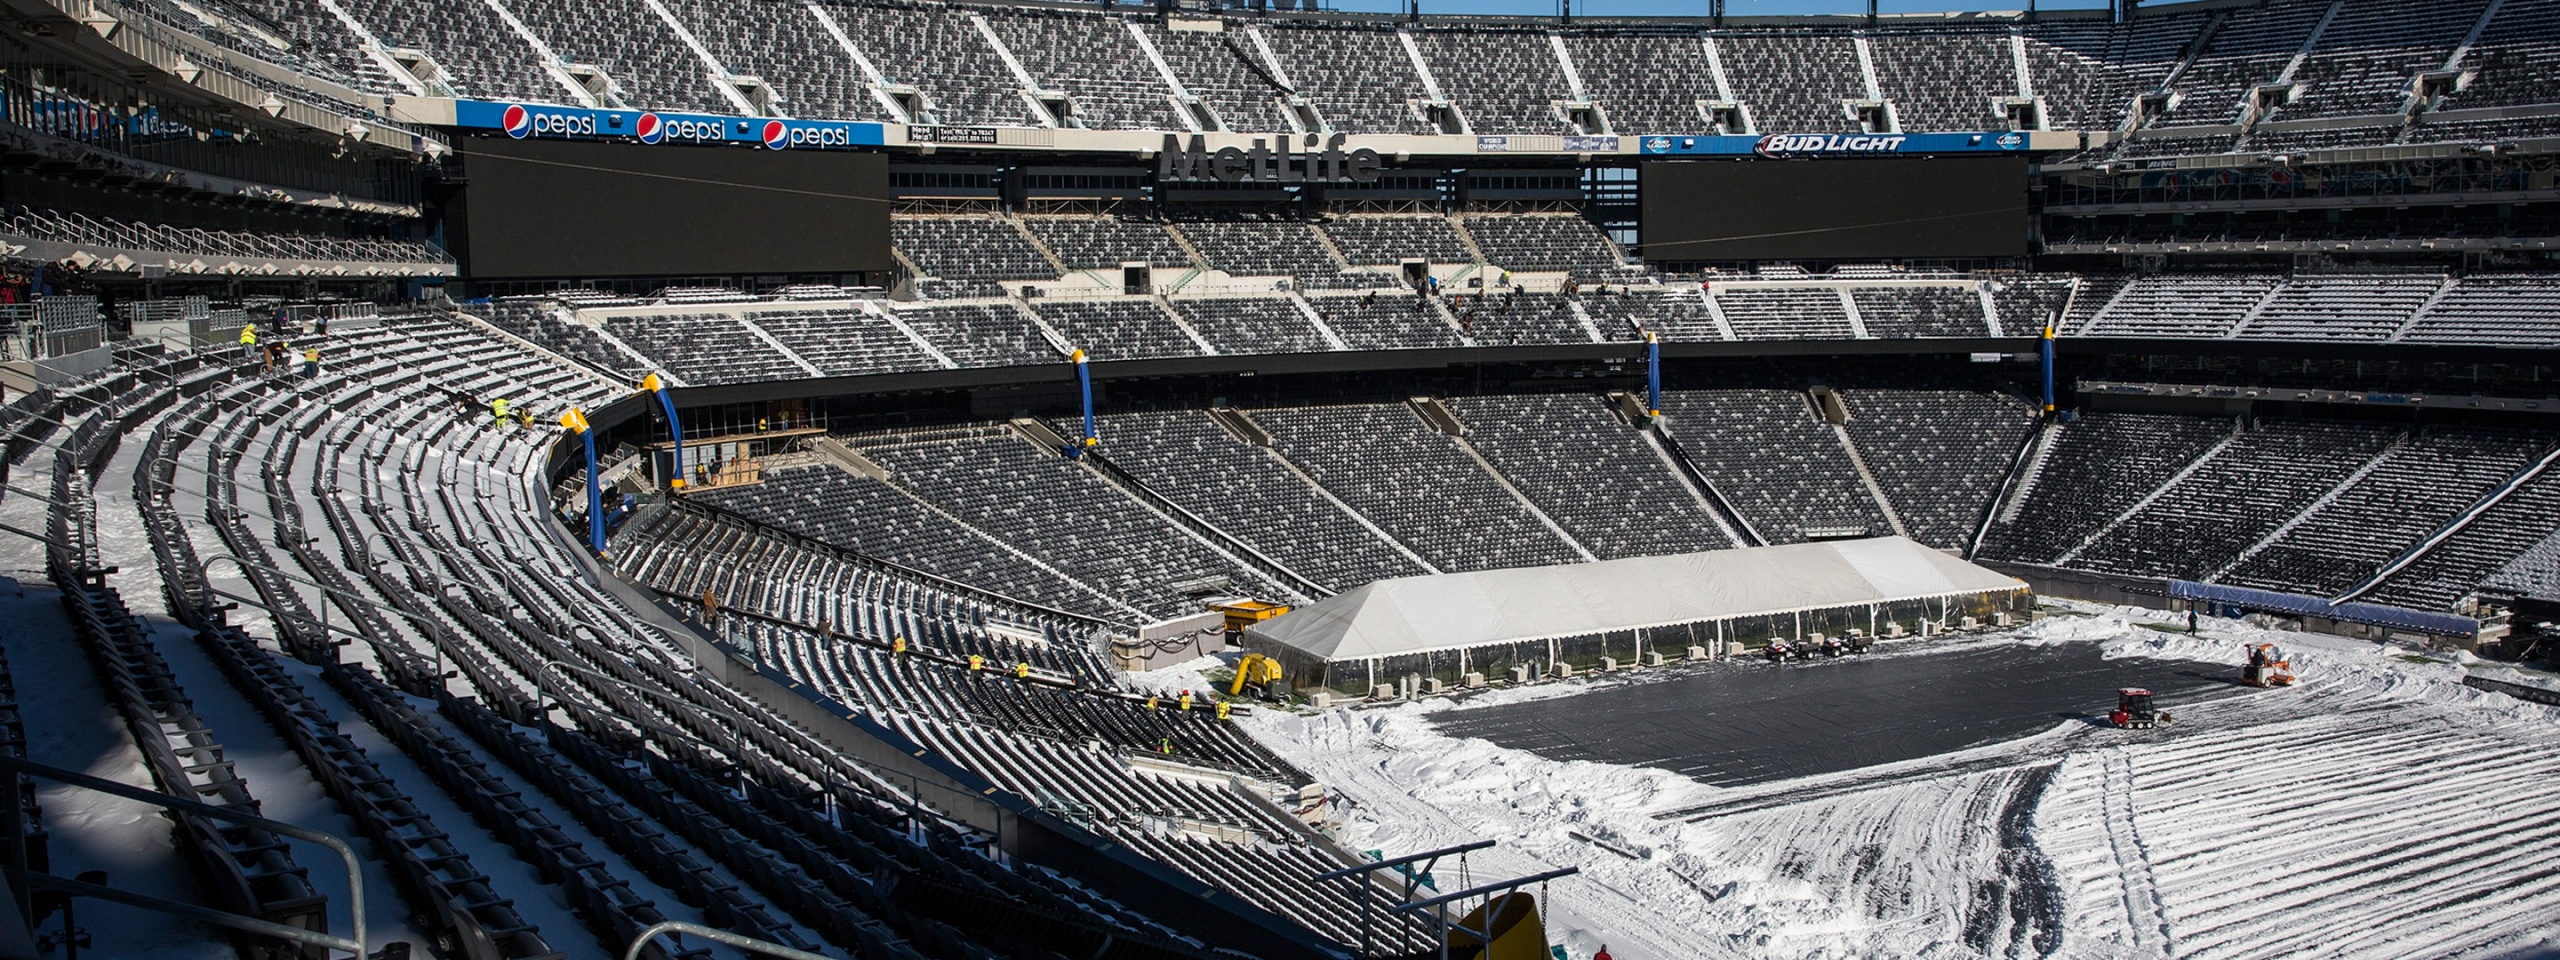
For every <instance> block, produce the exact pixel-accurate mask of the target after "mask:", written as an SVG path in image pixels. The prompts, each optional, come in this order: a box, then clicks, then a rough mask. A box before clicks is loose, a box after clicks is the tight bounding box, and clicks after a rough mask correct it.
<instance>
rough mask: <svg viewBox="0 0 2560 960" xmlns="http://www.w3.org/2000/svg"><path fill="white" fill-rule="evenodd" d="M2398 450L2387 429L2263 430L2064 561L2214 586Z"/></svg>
mask: <svg viewBox="0 0 2560 960" xmlns="http://www.w3.org/2000/svg"><path fill="white" fill-rule="evenodd" d="M2398 441H2399V434H2398V431H2395V430H2393V429H2390V428H2388V427H2380V426H2370V425H2364V424H2347V423H2324V422H2317V421H2295V420H2269V421H2265V422H2262V423H2260V424H2258V425H2256V426H2255V427H2254V428H2252V429H2248V430H2245V431H2243V432H2241V433H2240V434H2238V435H2236V436H2234V437H2233V438H2232V439H2231V442H2229V443H2226V444H2224V445H2223V446H2222V447H2221V448H2220V449H2219V450H2217V451H2216V452H2215V453H2214V454H2213V455H2212V456H2209V457H2206V458H2204V459H2202V460H2200V461H2198V462H2197V463H2196V464H2194V465H2193V466H2192V467H2191V468H2190V469H2188V470H2187V471H2186V472H2185V473H2184V475H2182V476H2180V477H2179V478H2177V479H2176V480H2175V481H2174V482H2172V483H2169V484H2167V485H2165V486H2163V487H2161V488H2160V489H2159V490H2158V491H2157V493H2156V498H2155V499H2152V500H2150V501H2149V502H2147V503H2144V504H2142V505H2140V506H2139V507H2138V508H2136V509H2135V510H2134V511H2133V512H2132V513H2130V514H2128V515H2127V516H2125V517H2123V518H2122V519H2120V520H2116V521H2111V522H2110V524H2109V525H2108V526H2107V527H2103V528H2101V529H2100V530H2099V532H2098V533H2097V534H2096V535H2095V537H2094V539H2092V540H2091V541H2090V542H2089V543H2088V544H2087V545H2086V546H2085V547H2083V548H2081V549H2080V550H2079V551H2078V552H2077V554H2076V556H2070V557H2066V559H2069V560H2071V562H2072V563H2073V564H2074V565H2075V566H2079V567H2084V568H2087V569H2092V570H2100V571H2105V572H2108V573H2119V574H2126V575H2130V576H2165V577H2177V578H2180V579H2186V580H2203V579H2206V578H2209V577H2213V576H2215V575H2216V574H2218V573H2219V572H2220V571H2221V570H2222V569H2223V568H2224V567H2226V566H2229V565H2230V564H2231V563H2232V562H2234V561H2236V560H2237V559H2238V558H2239V555H2240V552H2241V551H2243V550H2246V549H2247V548H2248V547H2249V545H2250V544H2253V543H2256V542H2257V541H2258V540H2259V539H2260V538H2261V537H2264V536H2266V535H2267V534H2269V533H2271V532H2273V531H2274V530H2275V529H2276V528H2277V527H2278V526H2281V525H2283V524H2284V522H2285V521H2287V520H2290V519H2292V518H2293V517H2295V516H2297V515H2299V514H2301V513H2302V512H2303V511H2304V510H2305V509H2308V508H2309V507H2310V506H2311V505H2312V504H2314V503H2316V502H2318V501H2319V500H2320V499H2321V498H2322V497H2324V496H2326V495H2327V494H2328V493H2329V492H2330V491H2331V490H2333V489H2335V488H2336V487H2337V486H2338V485H2339V484H2340V483H2342V482H2344V481H2345V480H2346V479H2347V478H2348V477H2350V476H2352V475H2354V474H2355V473H2356V472H2357V471H2358V470H2360V469H2362V468H2363V467H2364V465H2365V464H2366V462H2367V461H2370V460H2372V459H2374V458H2375V457H2376V456H2379V455H2380V454H2381V453H2382V452H2383V451H2385V450H2386V449H2389V448H2390V447H2391V446H2392V445H2393V444H2395V443H2397V442H2398Z"/></svg>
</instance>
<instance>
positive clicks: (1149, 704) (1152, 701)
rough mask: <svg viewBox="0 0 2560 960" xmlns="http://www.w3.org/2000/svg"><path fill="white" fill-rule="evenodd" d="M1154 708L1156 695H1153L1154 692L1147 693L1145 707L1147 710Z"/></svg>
mask: <svg viewBox="0 0 2560 960" xmlns="http://www.w3.org/2000/svg"><path fill="white" fill-rule="evenodd" d="M1155 708H1156V695H1155V694H1152V693H1150V694H1147V709H1149V710H1153V709H1155Z"/></svg>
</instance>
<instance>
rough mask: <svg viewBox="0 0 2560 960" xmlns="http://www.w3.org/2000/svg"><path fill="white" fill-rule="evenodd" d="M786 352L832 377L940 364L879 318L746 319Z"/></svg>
mask: <svg viewBox="0 0 2560 960" xmlns="http://www.w3.org/2000/svg"><path fill="white" fill-rule="evenodd" d="M744 317H745V320H746V322H747V323H748V324H749V325H751V326H754V327H756V328H758V329H761V330H763V331H764V332H765V334H767V335H768V336H771V337H773V339H774V340H775V341H776V342H779V343H781V344H782V346H783V348H784V349H787V350H790V351H791V353H792V354H793V355H795V356H798V357H799V358H801V359H802V360H805V361H808V363H809V364H810V365H812V366H815V367H817V368H818V372H819V373H822V374H825V375H827V376H831V377H848V376H858V375H861V374H866V373H897V372H900V371H905V370H938V369H941V368H942V365H941V364H939V363H936V362H934V360H933V358H932V357H930V356H927V355H926V354H925V352H924V350H923V348H922V347H920V346H918V345H917V343H916V342H915V341H914V340H912V339H909V338H908V337H907V336H906V335H905V334H903V333H901V332H899V331H898V330H897V329H896V328H893V327H891V326H889V324H888V323H887V322H886V321H884V320H882V319H881V318H879V317H876V316H872V315H869V314H865V313H863V312H861V311H859V310H852V309H834V310H811V311H807V312H796V311H795V312H779V311H776V312H763V313H750V314H745V315H744Z"/></svg>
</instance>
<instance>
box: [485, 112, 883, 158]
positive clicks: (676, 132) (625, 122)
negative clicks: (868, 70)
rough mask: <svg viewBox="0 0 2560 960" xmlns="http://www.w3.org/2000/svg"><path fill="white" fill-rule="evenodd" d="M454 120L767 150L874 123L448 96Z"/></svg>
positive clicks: (568, 134) (847, 136)
mask: <svg viewBox="0 0 2560 960" xmlns="http://www.w3.org/2000/svg"><path fill="white" fill-rule="evenodd" d="M453 123H454V126H457V127H461V128H463V129H465V130H495V131H497V132H499V133H503V134H506V135H507V136H509V137H513V138H515V139H518V140H526V139H540V140H636V141H638V142H640V143H646V144H658V143H693V144H709V143H747V144H759V145H762V146H764V147H765V148H766V149H770V150H841V149H845V148H848V147H876V146H879V145H880V144H881V142H882V136H881V127H880V125H879V124H876V123H852V122H847V121H842V120H786V119H781V118H776V117H719V116H712V115H709V114H700V113H659V112H657V111H653V110H592V109H588V108H586V107H561V106H552V105H549V104H538V103H496V102H491V101H487V100H456V101H454V102H453Z"/></svg>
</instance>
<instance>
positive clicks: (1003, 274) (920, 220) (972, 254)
mask: <svg viewBox="0 0 2560 960" xmlns="http://www.w3.org/2000/svg"><path fill="white" fill-rule="evenodd" d="M889 236H890V239H891V241H892V242H894V243H896V244H897V247H898V250H899V252H902V253H904V254H906V255H907V259H908V260H910V261H913V262H914V263H915V265H916V269H918V270H920V271H923V273H924V275H926V276H929V277H937V278H940V279H943V280H957V281H970V280H976V281H997V282H1001V281H1005V280H1034V279H1054V278H1056V277H1057V276H1058V268H1057V267H1056V266H1054V265H1052V264H1051V263H1050V262H1049V260H1048V258H1047V257H1044V256H1042V255H1041V254H1040V250H1039V248H1037V247H1034V246H1032V245H1031V242H1030V241H1029V240H1027V239H1025V238H1024V236H1023V234H1022V233H1021V231H1019V230H1017V229H1015V227H1014V225H1013V224H1012V223H1011V222H1009V221H1006V220H1001V219H992V218H987V217H913V216H900V217H891V218H889Z"/></svg>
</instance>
